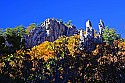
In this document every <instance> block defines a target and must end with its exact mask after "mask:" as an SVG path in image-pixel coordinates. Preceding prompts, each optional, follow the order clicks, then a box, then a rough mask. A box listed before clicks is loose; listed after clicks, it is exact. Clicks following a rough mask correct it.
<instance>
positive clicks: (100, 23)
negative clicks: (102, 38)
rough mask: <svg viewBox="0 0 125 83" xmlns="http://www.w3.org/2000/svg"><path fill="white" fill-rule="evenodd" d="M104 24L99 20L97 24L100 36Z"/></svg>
mask: <svg viewBox="0 0 125 83" xmlns="http://www.w3.org/2000/svg"><path fill="white" fill-rule="evenodd" d="M104 27H105V26H104V23H103V21H102V20H101V19H100V22H99V33H100V34H102V30H103V29H104Z"/></svg>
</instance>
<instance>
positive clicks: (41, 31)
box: [25, 18, 78, 48]
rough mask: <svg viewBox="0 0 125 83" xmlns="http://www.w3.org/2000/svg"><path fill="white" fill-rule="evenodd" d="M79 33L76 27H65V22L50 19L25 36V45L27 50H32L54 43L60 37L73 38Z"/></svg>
mask: <svg viewBox="0 0 125 83" xmlns="http://www.w3.org/2000/svg"><path fill="white" fill-rule="evenodd" d="M77 33H78V31H77V29H76V27H75V26H74V25H70V26H65V24H63V22H60V21H57V20H55V19H50V18H48V19H46V20H45V21H44V22H43V24H42V25H40V26H37V27H36V28H34V29H33V30H32V31H30V33H29V34H28V35H26V36H25V44H26V47H27V48H31V47H33V46H35V45H38V44H40V43H42V42H44V41H51V42H53V41H54V40H55V39H57V38H58V37H60V36H63V35H65V36H72V35H74V34H77Z"/></svg>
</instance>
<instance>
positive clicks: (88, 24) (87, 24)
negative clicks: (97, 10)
mask: <svg viewBox="0 0 125 83" xmlns="http://www.w3.org/2000/svg"><path fill="white" fill-rule="evenodd" d="M86 27H88V28H90V27H92V23H91V21H90V20H88V21H87V22H86Z"/></svg>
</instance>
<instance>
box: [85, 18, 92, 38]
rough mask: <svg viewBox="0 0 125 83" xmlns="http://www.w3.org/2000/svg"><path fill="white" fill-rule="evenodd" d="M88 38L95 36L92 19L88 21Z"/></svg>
mask: <svg viewBox="0 0 125 83" xmlns="http://www.w3.org/2000/svg"><path fill="white" fill-rule="evenodd" d="M86 38H89V39H91V38H92V39H93V38H94V29H93V28H92V23H91V21H90V20H88V21H87V22H86Z"/></svg>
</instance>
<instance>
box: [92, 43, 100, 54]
mask: <svg viewBox="0 0 125 83" xmlns="http://www.w3.org/2000/svg"><path fill="white" fill-rule="evenodd" d="M92 53H93V55H97V54H98V53H99V45H97V46H96V49H95V50H94V51H93V52H92Z"/></svg>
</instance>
